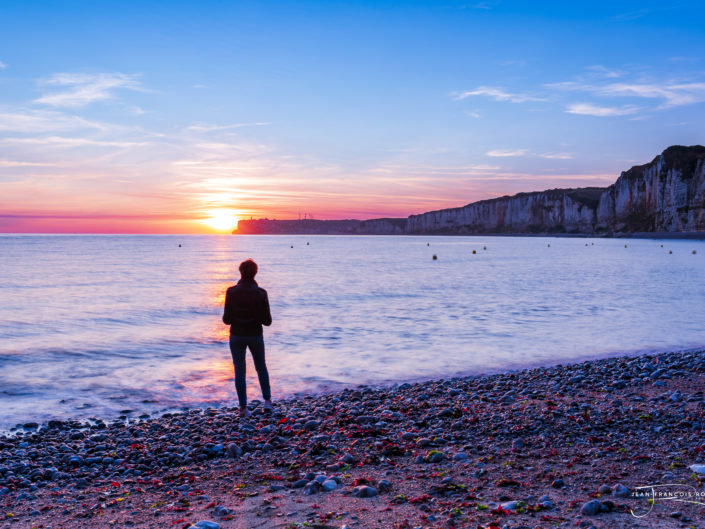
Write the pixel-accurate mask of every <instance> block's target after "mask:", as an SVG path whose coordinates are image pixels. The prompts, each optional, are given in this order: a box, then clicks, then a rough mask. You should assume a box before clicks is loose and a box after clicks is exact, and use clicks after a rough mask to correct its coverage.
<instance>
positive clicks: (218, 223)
mask: <svg viewBox="0 0 705 529" xmlns="http://www.w3.org/2000/svg"><path fill="white" fill-rule="evenodd" d="M237 220H238V219H237V217H236V216H235V212H234V211H232V210H229V209H223V210H215V211H211V212H210V216H209V217H207V218H205V219H203V222H204V223H205V224H207V225H208V226H210V227H211V228H213V229H215V230H218V231H230V230H233V229H234V228H235V226H237Z"/></svg>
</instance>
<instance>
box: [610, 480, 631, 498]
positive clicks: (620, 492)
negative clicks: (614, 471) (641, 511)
mask: <svg viewBox="0 0 705 529" xmlns="http://www.w3.org/2000/svg"><path fill="white" fill-rule="evenodd" d="M612 491H613V492H614V495H615V496H616V497H618V498H628V497H630V496H631V494H632V491H630V490H629V489H628V488H627V487H625V486H624V485H622V484H621V483H617V484H616V485H615V486H614V487H612Z"/></svg>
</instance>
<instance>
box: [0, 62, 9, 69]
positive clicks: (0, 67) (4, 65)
mask: <svg viewBox="0 0 705 529" xmlns="http://www.w3.org/2000/svg"><path fill="white" fill-rule="evenodd" d="M5 68H7V64H5V63H4V62H2V61H0V70H4V69H5Z"/></svg>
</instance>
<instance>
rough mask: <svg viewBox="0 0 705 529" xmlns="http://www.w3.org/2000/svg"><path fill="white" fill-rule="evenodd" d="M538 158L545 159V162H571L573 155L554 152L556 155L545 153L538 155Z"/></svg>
mask: <svg viewBox="0 0 705 529" xmlns="http://www.w3.org/2000/svg"><path fill="white" fill-rule="evenodd" d="M539 157H540V158H546V159H547V160H572V159H573V155H572V154H569V153H567V152H556V153H546V154H539Z"/></svg>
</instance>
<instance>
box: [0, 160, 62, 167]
mask: <svg viewBox="0 0 705 529" xmlns="http://www.w3.org/2000/svg"><path fill="white" fill-rule="evenodd" d="M48 165H51V164H47V163H41V162H21V161H17V160H0V168H3V167H46V166H48Z"/></svg>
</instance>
